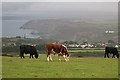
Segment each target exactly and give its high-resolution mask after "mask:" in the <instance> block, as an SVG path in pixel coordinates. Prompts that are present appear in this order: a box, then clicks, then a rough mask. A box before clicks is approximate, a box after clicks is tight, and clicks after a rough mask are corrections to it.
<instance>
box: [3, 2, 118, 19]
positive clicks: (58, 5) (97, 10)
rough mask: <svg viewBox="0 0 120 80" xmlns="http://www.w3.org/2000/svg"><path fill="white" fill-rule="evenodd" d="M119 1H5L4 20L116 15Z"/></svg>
mask: <svg viewBox="0 0 120 80" xmlns="http://www.w3.org/2000/svg"><path fill="white" fill-rule="evenodd" d="M117 4H118V3H117V2H71V3H70V2H3V6H2V12H3V20H25V19H27V20H29V19H41V18H78V17H88V18H89V17H115V16H117V9H118V5H117Z"/></svg>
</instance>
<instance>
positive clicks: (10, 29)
mask: <svg viewBox="0 0 120 80" xmlns="http://www.w3.org/2000/svg"><path fill="white" fill-rule="evenodd" d="M27 21H28V20H2V37H16V36H21V37H23V36H24V35H25V36H26V37H28V38H37V37H39V36H36V35H32V34H31V32H32V31H34V30H31V29H20V27H21V26H22V25H23V24H25V23H26V22H27Z"/></svg>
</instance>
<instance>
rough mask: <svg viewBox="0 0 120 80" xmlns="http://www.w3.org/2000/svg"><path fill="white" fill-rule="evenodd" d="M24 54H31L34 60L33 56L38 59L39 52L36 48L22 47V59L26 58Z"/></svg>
mask: <svg viewBox="0 0 120 80" xmlns="http://www.w3.org/2000/svg"><path fill="white" fill-rule="evenodd" d="M24 53H25V54H30V57H29V58H31V57H32V58H34V57H33V55H34V56H35V58H38V53H37V50H36V48H35V47H34V46H30V45H21V46H20V57H21V58H25V57H24Z"/></svg>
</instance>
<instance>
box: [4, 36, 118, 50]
mask: <svg viewBox="0 0 120 80" xmlns="http://www.w3.org/2000/svg"><path fill="white" fill-rule="evenodd" d="M46 42H51V43H62V44H64V45H66V46H67V47H68V48H104V47H105V46H113V47H117V48H118V47H119V45H118V44H119V43H118V42H114V41H113V40H108V42H93V43H90V42H87V41H83V42H77V41H57V40H53V39H49V40H45V39H39V38H26V37H25V36H24V37H21V36H16V37H11V38H8V37H3V38H2V47H3V48H6V47H15V46H20V45H23V44H25V45H32V46H38V45H39V46H40V45H41V44H42V45H44V44H45V43H46ZM3 51H4V50H3Z"/></svg>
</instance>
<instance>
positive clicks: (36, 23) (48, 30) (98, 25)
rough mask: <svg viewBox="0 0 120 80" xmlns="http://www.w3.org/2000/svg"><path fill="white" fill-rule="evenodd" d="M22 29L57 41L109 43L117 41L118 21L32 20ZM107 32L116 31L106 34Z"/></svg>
mask: <svg viewBox="0 0 120 80" xmlns="http://www.w3.org/2000/svg"><path fill="white" fill-rule="evenodd" d="M21 28H22V29H32V30H35V31H37V32H34V31H33V32H32V34H34V35H39V36H41V37H43V38H53V39H57V40H77V41H84V40H88V41H93V42H94V41H108V40H109V39H112V40H115V41H116V39H117V30H118V27H117V21H115V20H114V19H110V20H104V19H102V20H101V19H46V20H31V21H28V22H27V23H25V24H24V25H23V26H21ZM106 30H112V31H115V33H114V34H110V35H109V34H106V33H105V31H106Z"/></svg>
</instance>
